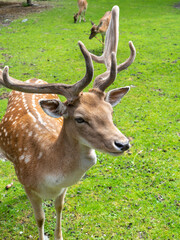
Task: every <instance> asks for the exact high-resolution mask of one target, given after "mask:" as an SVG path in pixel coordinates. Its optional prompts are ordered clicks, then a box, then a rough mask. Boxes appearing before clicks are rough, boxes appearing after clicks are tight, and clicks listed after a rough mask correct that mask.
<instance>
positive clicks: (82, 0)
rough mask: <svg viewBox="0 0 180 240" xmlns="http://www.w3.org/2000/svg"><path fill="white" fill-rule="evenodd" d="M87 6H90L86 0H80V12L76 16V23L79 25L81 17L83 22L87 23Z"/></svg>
mask: <svg viewBox="0 0 180 240" xmlns="http://www.w3.org/2000/svg"><path fill="white" fill-rule="evenodd" d="M87 6H88V3H87V1H86V0H78V8H79V11H78V12H77V13H75V14H74V23H77V21H78V18H79V16H80V19H79V22H81V16H82V19H83V21H84V22H85V21H86V19H85V13H86V10H87Z"/></svg>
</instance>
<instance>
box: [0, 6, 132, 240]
mask: <svg viewBox="0 0 180 240" xmlns="http://www.w3.org/2000/svg"><path fill="white" fill-rule="evenodd" d="M112 12H113V15H112V21H111V23H110V26H109V28H108V29H109V30H108V31H107V36H106V41H105V50H104V53H103V55H102V56H100V57H98V56H96V55H93V54H91V53H89V52H88V50H87V49H86V48H85V46H84V45H83V44H82V43H81V42H79V46H80V49H81V51H82V53H83V55H84V58H85V62H86V74H85V76H84V77H83V78H82V80H80V81H78V82H77V83H75V84H73V85H67V84H61V83H56V84H48V83H46V82H44V81H42V80H40V79H30V80H28V81H26V82H22V81H19V80H16V79H14V78H12V77H10V76H9V74H8V67H5V68H4V70H3V72H1V71H0V84H2V85H4V86H5V87H7V88H10V89H13V90H14V91H12V92H11V94H10V97H9V101H8V107H7V111H6V114H5V116H4V117H3V119H2V122H1V123H0V150H1V151H2V152H3V153H4V155H5V156H6V157H7V158H8V159H9V160H10V161H11V162H12V163H13V164H14V167H15V171H16V174H17V176H18V179H19V181H20V182H21V183H22V184H23V185H24V188H25V191H26V193H27V195H28V198H29V200H30V202H31V204H32V207H33V210H34V213H35V218H36V222H37V226H38V230H39V240H45V239H47V237H46V236H44V221H45V215H44V211H43V208H42V200H43V199H44V198H45V199H48V198H50V199H55V209H56V214H57V217H56V228H55V240H62V239H63V237H62V231H61V215H62V208H63V203H64V197H65V193H66V189H67V188H68V187H69V186H71V185H73V184H75V183H76V182H77V181H78V180H79V179H80V178H81V177H82V176H83V175H84V174H85V172H86V171H87V170H88V169H89V168H90V167H92V166H93V165H94V164H95V163H96V154H95V151H94V149H97V150H99V151H102V152H106V153H109V154H111V155H113V156H119V155H121V154H122V153H123V152H124V151H126V150H127V149H129V147H130V144H129V140H128V139H127V138H126V137H125V136H124V135H123V134H122V133H121V132H120V131H119V130H118V129H117V128H116V126H115V125H114V124H113V120H112V112H113V109H112V107H114V106H116V105H117V104H118V103H119V102H120V100H121V99H122V97H123V96H124V95H125V94H126V93H127V92H128V91H129V89H130V87H122V88H117V89H113V90H110V91H108V92H107V93H105V90H106V88H108V86H110V85H111V84H112V83H113V82H114V81H115V79H116V75H117V73H119V72H120V71H122V70H124V69H126V68H127V67H128V66H130V65H131V64H132V62H133V61H134V58H135V55H136V51H135V48H134V46H133V44H132V42H130V44H129V46H130V50H131V55H130V57H129V58H128V59H127V60H126V61H125V62H123V63H121V64H120V65H118V66H117V63H116V52H117V44H118V37H119V33H118V21H119V18H118V17H117V16H119V15H118V14H119V8H118V7H117V6H115V7H114V8H113V10H112ZM113 16H115V17H113ZM91 58H92V59H93V60H94V61H96V62H99V63H104V64H105V65H106V68H107V71H106V72H105V73H103V74H101V75H99V76H97V77H96V78H95V80H94V85H93V88H92V89H91V90H89V92H82V90H83V89H84V88H85V87H86V86H87V85H88V84H89V83H90V82H91V80H92V77H93V64H92V59H91ZM57 94H60V95H63V96H65V97H66V99H67V101H66V102H64V103H62V102H61V101H60V100H59V98H58V95H57Z"/></svg>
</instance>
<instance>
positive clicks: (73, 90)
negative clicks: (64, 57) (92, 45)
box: [0, 42, 93, 102]
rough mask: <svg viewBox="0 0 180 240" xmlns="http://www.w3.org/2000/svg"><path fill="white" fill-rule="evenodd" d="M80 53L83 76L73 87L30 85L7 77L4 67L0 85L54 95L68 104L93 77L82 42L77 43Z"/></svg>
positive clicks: (22, 90) (91, 65)
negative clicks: (82, 60) (83, 60)
mask: <svg viewBox="0 0 180 240" xmlns="http://www.w3.org/2000/svg"><path fill="white" fill-rule="evenodd" d="M78 44H79V47H80V49H81V52H82V53H83V56H84V58H85V62H86V74H85V76H84V77H83V78H82V79H81V80H80V81H78V82H77V83H75V84H73V85H68V84H61V83H54V84H32V83H27V82H23V81H19V80H17V79H14V78H12V77H10V76H9V67H7V66H6V67H5V68H4V70H3V73H2V79H1V78H0V83H1V84H2V85H4V86H5V87H7V88H10V89H12V90H17V91H21V92H26V93H47V94H48V93H49V94H51V93H56V94H60V95H63V96H65V97H66V99H67V100H68V102H71V101H73V100H74V99H75V98H76V97H77V96H78V94H79V93H80V92H81V91H82V90H83V88H85V87H86V86H87V85H88V84H89V83H90V82H91V80H92V77H93V64H92V60H91V57H90V54H89V52H88V51H87V49H86V47H85V46H84V44H83V43H82V42H78Z"/></svg>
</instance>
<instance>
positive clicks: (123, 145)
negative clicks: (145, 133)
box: [114, 141, 130, 151]
mask: <svg viewBox="0 0 180 240" xmlns="http://www.w3.org/2000/svg"><path fill="white" fill-rule="evenodd" d="M114 144H115V146H116V147H117V148H118V149H119V150H121V151H126V150H128V149H129V148H130V144H129V142H126V143H122V142H118V141H115V142H114Z"/></svg>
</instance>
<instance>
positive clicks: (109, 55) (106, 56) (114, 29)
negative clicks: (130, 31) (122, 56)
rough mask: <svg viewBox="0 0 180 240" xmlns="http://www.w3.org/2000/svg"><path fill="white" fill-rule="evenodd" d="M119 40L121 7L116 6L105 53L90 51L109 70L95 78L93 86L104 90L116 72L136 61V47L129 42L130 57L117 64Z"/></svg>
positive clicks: (96, 60) (107, 36)
mask: <svg viewBox="0 0 180 240" xmlns="http://www.w3.org/2000/svg"><path fill="white" fill-rule="evenodd" d="M118 42H119V7H118V6H114V7H113V8H112V17H111V21H110V24H109V27H108V30H107V32H106V39H105V47H104V51H103V54H102V55H101V56H96V55H94V54H92V53H90V55H91V57H92V60H93V61H95V62H97V63H104V64H105V66H106V68H107V71H106V72H105V73H102V74H101V75H99V76H97V77H96V78H95V80H94V85H93V88H99V89H100V90H101V91H104V90H105V89H106V88H107V87H108V86H110V85H111V84H112V83H113V82H114V80H115V78H116V74H117V73H119V72H120V71H122V70H124V69H126V68H128V67H129V66H130V65H131V64H132V63H133V61H134V59H135V56H136V49H135V47H134V45H133V43H132V42H131V41H130V42H129V47H130V50H131V55H130V57H129V58H128V59H127V60H126V61H125V62H123V63H121V64H120V65H118V66H116V53H117V48H118Z"/></svg>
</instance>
